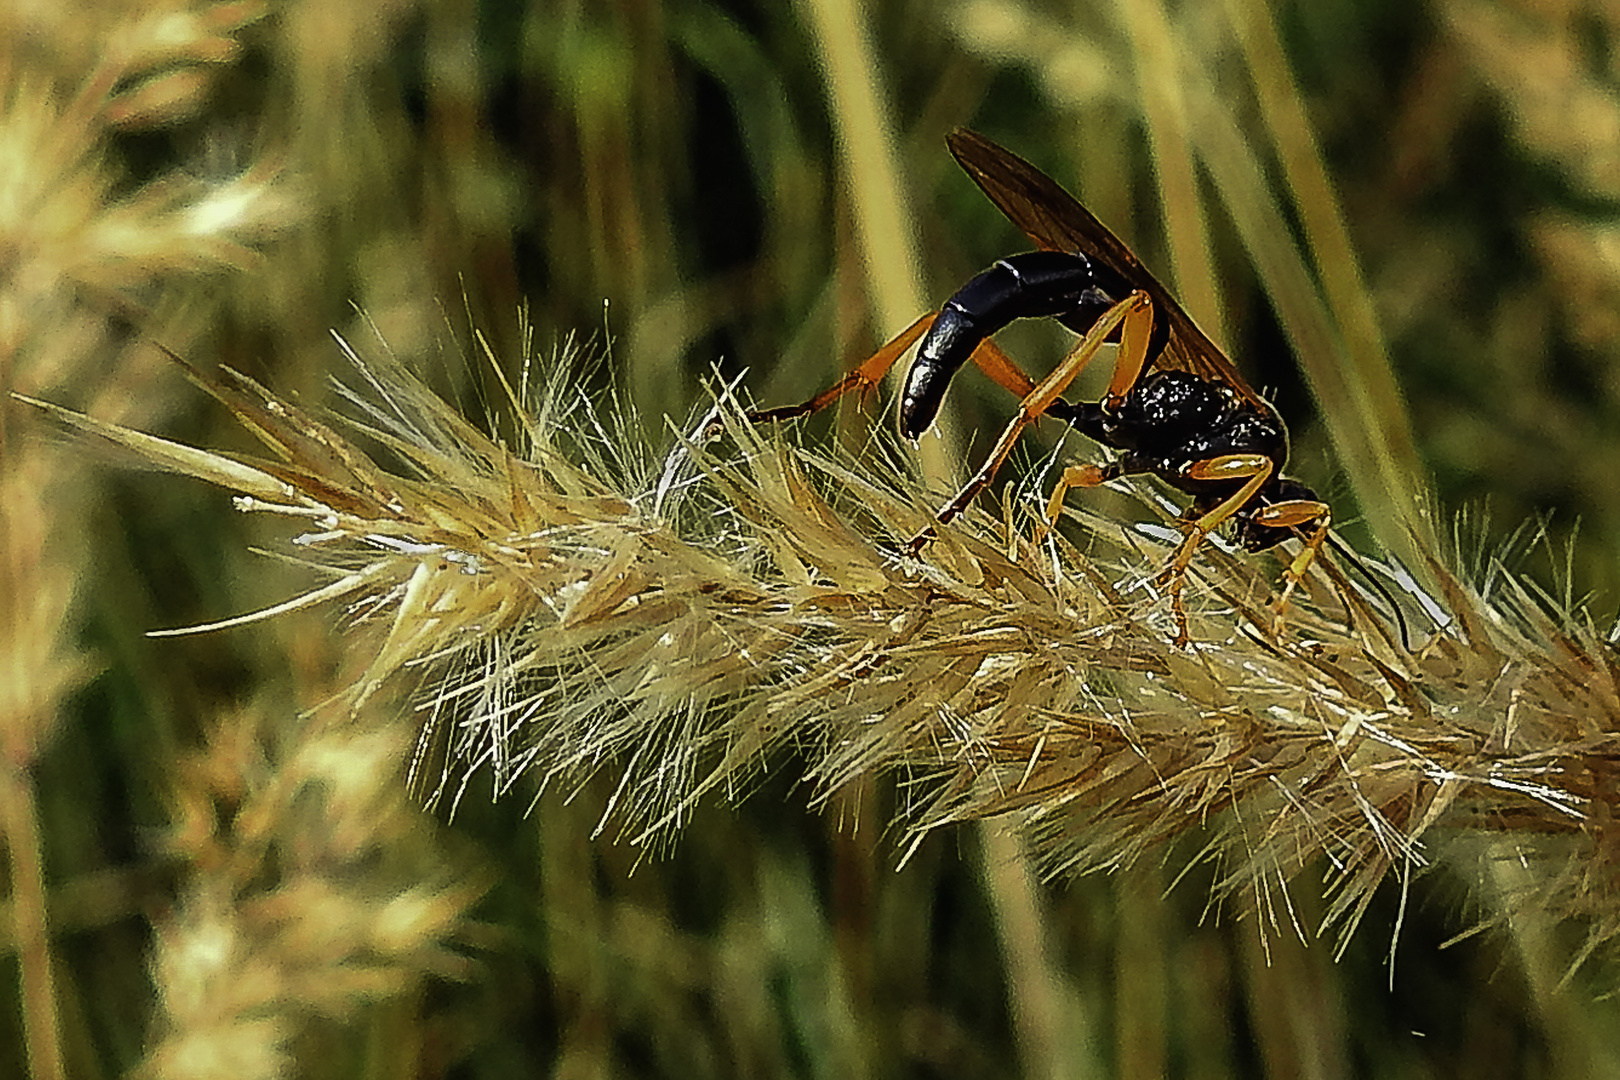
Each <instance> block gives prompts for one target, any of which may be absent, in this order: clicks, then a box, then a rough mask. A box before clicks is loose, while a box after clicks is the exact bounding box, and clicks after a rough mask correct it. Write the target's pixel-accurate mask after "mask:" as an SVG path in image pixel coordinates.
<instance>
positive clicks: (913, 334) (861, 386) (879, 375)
mask: <svg viewBox="0 0 1620 1080" xmlns="http://www.w3.org/2000/svg"><path fill="white" fill-rule="evenodd" d="M938 317H939V312H937V311H930V312H929V313H928V314H927V315H924V316H923V317H922V318H920V319H918V320H917V321H916V322H914V323H912V324H911V325H910V326H908V327H906V328H905V329H904V330H902V331H900V333H899V334H897V335H896V336H895V337H894V339H893V340H891V341H890V342H889V343H888V344H887V345H885V346H883V347H882V348H881V349H879V350H878V351H877V352H875V353H873V354H872V355H871V356H869V357H867V358H866V360H865V361H863V362H862V363H861V365H860V367H857V368H856V369H855V370H854V371H851V372H850V373H849V374H848V375H845V376H844V377H843V378H842V379H839V380H838V381H837V382H835V383H833V384H832V385H831V386H829V387H827V389H825V390H823V391H822V392H821V393H819V394H817V395H816V396H815V397H813V398H811V399H810V400H809V401H803V402H800V403H799V404H797V405H783V406H780V407H778V408H775V409H758V410H755V411H753V412H750V413H748V414H747V417H748V421H749V422H750V423H753V424H766V423H773V422H775V421H778V420H795V419H797V418H798V417H801V416H809V415H810V414H811V413H815V412H820V411H821V410H822V409H825V408H826V407H827V406H828V405H831V404H832V403H833V402H835V401H837V400H838V399H839V398H841V397H843V396H844V395H845V394H847V393H849V392H850V391H851V390H860V391H867V390H870V389H872V388H873V387H874V386H876V385H877V384H878V383H880V382H882V381H883V376H885V375H887V374H888V373H889V369H890V368H892V367H894V362H895V361H896V360H898V359H900V357H902V356H904V355H905V352H906V350H907V349H909V348H911V347H912V345H914V344H916V342H917V339H918V338H920V337H922V336H923V334H925V333H927V331H928V328H929V327H930V326H933V325H934V320H935V319H936V318H938Z"/></svg>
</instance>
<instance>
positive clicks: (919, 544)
mask: <svg viewBox="0 0 1620 1080" xmlns="http://www.w3.org/2000/svg"><path fill="white" fill-rule="evenodd" d="M1152 319H1153V305H1152V302H1151V301H1150V300H1149V299H1148V297H1147V294H1146V293H1141V292H1133V293H1131V295H1129V296H1127V297H1126V298H1125V299H1124V300H1121V301H1120V302H1119V303H1117V304H1115V305H1114V306H1113V307H1111V308H1109V309H1108V311H1107V313H1106V314H1104V315H1103V316H1102V318H1100V319H1098V320H1097V321H1096V323H1094V324H1093V325H1092V327H1091V329H1090V331H1088V332H1087V333H1086V336H1085V337H1083V338H1081V339H1080V342H1079V344H1077V345H1076V346H1075V347H1074V348H1072V349H1070V350H1069V354H1068V355H1067V356H1065V357H1064V358H1063V362H1062V363H1060V364H1059V365H1058V366H1057V367H1055V368H1053V369H1052V373H1051V374H1050V375H1048V376H1046V378H1044V379H1042V380H1041V381H1040V382H1039V383H1038V384H1037V385H1036V386H1035V388H1034V389H1032V390H1031V391H1030V392H1029V393H1028V394H1026V395H1024V399H1023V400H1022V401H1020V402H1019V403H1018V412H1017V414H1016V415H1014V416H1013V418H1012V420H1011V421H1009V422H1008V424H1007V426H1006V428H1005V429H1003V431H1002V432H1001V438H999V439H997V440H996V444H995V446H993V447H991V449H990V453H989V454H988V455H987V456H986V457H985V459H984V464H983V465H981V466H979V471H978V472H976V473H974V474H973V477H972V478H971V479H970V480H968V482H967V483H966V484H964V485H962V489H961V490H960V491H958V492H957V493H956V495H955V497H953V498H952V499H951V500H950V501H949V502H947V503H946V504H945V505H944V506H942V507H940V508H939V512H938V513H936V514H935V515H934V525H929V526H927V527H926V528H924V529H923V530H922V531H921V532H919V533H918V534H917V535H916V536H913V537H912V538H911V542H910V544H908V545H907V547H908V549H909V550H910V551H911V553H912V554H914V555H915V554H916V553H917V552H919V551H921V550H922V548H923V546H924V545H926V544H927V543H928V542H929V541H930V540H932V539H933V538H934V536H935V526H937V525H944V524H946V523H947V522H949V521H950V520H951V519H952V518H954V517H956V515H958V514H960V513H961V512H962V511H963V510H965V509H967V507H968V506H969V505H970V504H971V503H972V502H973V500H974V499H975V498H977V497H978V495H979V492H981V491H983V490H984V489H985V488H987V487H989V486H990V481H991V480H992V479H994V478H995V475H996V471H997V470H998V469H1000V468H1001V465H1002V463H1003V462H1004V461H1006V460H1007V455H1008V454H1010V453H1012V448H1013V447H1014V446H1015V445H1016V444H1017V442H1018V437H1019V436H1020V435H1022V434H1023V433H1024V429H1025V428H1027V427H1029V426H1030V425H1031V424H1033V423H1034V422H1035V421H1036V420H1038V419H1040V417H1041V416H1042V415H1043V414H1044V413H1045V412H1046V410H1047V409H1048V408H1050V407H1051V405H1052V403H1053V402H1054V401H1056V400H1057V399H1058V398H1059V397H1060V396H1061V395H1062V394H1063V391H1065V390H1067V389H1068V388H1069V384H1070V383H1072V382H1074V380H1075V378H1076V377H1077V376H1079V374H1080V372H1081V371H1082V370H1083V369H1084V368H1085V366H1086V365H1087V364H1088V363H1090V362H1091V358H1092V357H1094V356H1096V355H1097V350H1098V349H1101V348H1102V346H1103V344H1104V343H1105V342H1106V341H1107V340H1108V337H1109V335H1111V334H1113V332H1114V331H1115V330H1117V329H1120V328H1121V327H1122V326H1124V327H1129V326H1130V324H1132V323H1137V324H1140V328H1139V329H1136V330H1130V329H1124V330H1121V335H1122V337H1123V338H1124V340H1126V341H1129V342H1136V341H1140V342H1141V343H1142V347H1143V348H1145V346H1146V342H1147V340H1148V337H1149V331H1150V330H1151V328H1152ZM1122 351H1123V350H1122ZM1137 367H1138V370H1140V367H1141V363H1140V362H1139V363H1138V365H1137Z"/></svg>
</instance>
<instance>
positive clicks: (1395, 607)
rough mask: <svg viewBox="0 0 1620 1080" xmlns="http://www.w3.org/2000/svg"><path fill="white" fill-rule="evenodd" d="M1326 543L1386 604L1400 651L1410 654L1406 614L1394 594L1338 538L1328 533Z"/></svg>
mask: <svg viewBox="0 0 1620 1080" xmlns="http://www.w3.org/2000/svg"><path fill="white" fill-rule="evenodd" d="M1327 542H1328V544H1329V545H1331V546H1332V548H1333V550H1334V551H1336V552H1337V553H1338V554H1339V556H1340V557H1341V558H1343V559H1344V560H1345V561H1346V562H1348V563H1349V564H1350V565H1351V566H1353V567H1355V568H1356V569H1357V570H1358V571H1360V573H1361V577H1362V579H1363V580H1364V581H1366V582H1367V584H1369V585H1371V586H1372V588H1373V591H1374V592H1376V593H1377V594H1378V595H1379V596H1382V597H1383V598H1384V600H1385V601H1387V602H1388V604H1389V607H1390V610H1391V611H1393V612H1394V613H1395V623H1396V625H1398V626H1399V627H1400V628H1401V650H1402V651H1403V652H1407V653H1410V652H1411V651H1412V635H1411V631H1410V629H1409V628H1408V627H1407V625H1406V614H1405V613H1404V612H1403V611H1401V605H1400V604H1399V603H1397V602H1396V600H1395V596H1394V594H1393V593H1391V592H1390V591H1389V589H1387V588H1385V587H1384V584H1383V582H1381V581H1379V580H1378V579H1377V578H1376V577H1374V576H1373V573H1372V571H1371V570H1369V569H1368V568H1367V564H1366V563H1365V562H1363V561H1362V559H1361V556H1360V555H1357V554H1356V553H1355V552H1354V551H1353V550H1351V549H1350V548H1349V547H1347V546H1346V545H1344V544H1341V543H1340V542H1339V539H1338V537H1336V536H1334V535H1333V534H1332V533H1328V534H1327Z"/></svg>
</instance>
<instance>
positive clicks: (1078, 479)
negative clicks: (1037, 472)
mask: <svg viewBox="0 0 1620 1080" xmlns="http://www.w3.org/2000/svg"><path fill="white" fill-rule="evenodd" d="M1113 478H1114V474H1113V473H1111V472H1109V471H1108V470H1107V469H1105V468H1103V467H1102V466H1101V465H1070V466H1069V467H1068V468H1066V469H1064V470H1063V475H1062V476H1060V477H1058V482H1057V483H1056V484H1054V485H1053V486H1052V495H1051V497H1050V498H1048V499H1047V500H1046V510H1045V512H1044V513H1043V514H1042V515H1041V523H1040V525H1039V526H1037V527H1036V529H1035V542H1036V543H1037V544H1038V543H1040V542H1041V541H1042V540H1043V539H1045V538H1046V534H1047V533H1049V532H1051V531H1052V530H1053V529H1055V528H1057V523H1058V519H1059V518H1060V517H1062V516H1063V500H1064V499H1066V498H1068V496H1069V492H1070V491H1072V490H1073V489H1074V488H1077V487H1088V488H1089V487H1097V486H1098V485H1099V484H1106V483H1107V482H1108V481H1109V480H1111V479H1113Z"/></svg>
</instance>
